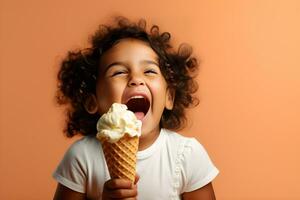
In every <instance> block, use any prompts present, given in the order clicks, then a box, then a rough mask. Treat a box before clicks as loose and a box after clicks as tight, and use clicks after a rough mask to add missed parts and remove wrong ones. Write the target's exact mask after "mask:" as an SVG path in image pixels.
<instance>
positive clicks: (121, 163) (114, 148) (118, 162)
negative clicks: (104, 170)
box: [101, 134, 139, 182]
mask: <svg viewBox="0 0 300 200" xmlns="http://www.w3.org/2000/svg"><path fill="white" fill-rule="evenodd" d="M101 144H102V149H103V153H104V156H105V160H106V164H107V167H108V170H109V173H110V176H111V178H122V179H129V180H131V181H132V182H134V179H135V174H136V153H137V151H138V146H139V138H138V137H137V136H136V137H129V136H128V135H126V134H125V136H124V137H122V138H121V139H120V140H119V141H117V142H115V143H110V142H108V141H101Z"/></svg>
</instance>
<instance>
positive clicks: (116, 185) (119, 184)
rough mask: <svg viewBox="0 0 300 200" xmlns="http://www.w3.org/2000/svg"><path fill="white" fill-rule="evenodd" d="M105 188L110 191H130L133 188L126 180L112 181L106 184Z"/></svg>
mask: <svg viewBox="0 0 300 200" xmlns="http://www.w3.org/2000/svg"><path fill="white" fill-rule="evenodd" d="M104 187H106V188H107V189H109V190H115V189H130V188H131V187H132V183H131V181H129V180H126V179H110V180H109V181H107V182H106V183H105V184H104Z"/></svg>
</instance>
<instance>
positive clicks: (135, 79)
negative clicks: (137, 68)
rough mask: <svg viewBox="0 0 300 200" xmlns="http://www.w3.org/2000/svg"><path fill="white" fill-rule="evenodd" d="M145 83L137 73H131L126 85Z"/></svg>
mask: <svg viewBox="0 0 300 200" xmlns="http://www.w3.org/2000/svg"><path fill="white" fill-rule="evenodd" d="M139 85H145V81H144V79H143V78H142V77H141V76H139V75H132V76H131V77H130V80H129V81H128V86H139Z"/></svg>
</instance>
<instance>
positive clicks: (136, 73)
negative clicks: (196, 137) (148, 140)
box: [96, 38, 173, 136]
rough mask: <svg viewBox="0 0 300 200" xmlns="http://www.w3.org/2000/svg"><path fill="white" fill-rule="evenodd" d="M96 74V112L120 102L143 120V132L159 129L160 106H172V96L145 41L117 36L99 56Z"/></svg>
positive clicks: (155, 56)
mask: <svg viewBox="0 0 300 200" xmlns="http://www.w3.org/2000/svg"><path fill="white" fill-rule="evenodd" d="M99 74H100V75H99V77H98V81H97V86H96V99H97V105H98V112H99V113H100V114H103V113H105V112H107V111H108V109H109V108H110V106H111V105H112V103H115V102H116V103H123V104H126V105H127V107H128V108H129V109H130V110H131V111H133V112H134V113H135V115H136V116H137V118H138V119H140V120H141V121H142V122H143V126H142V133H143V135H144V136H145V134H148V133H155V132H158V131H159V122H160V119H161V116H162V113H163V110H164V109H165V108H167V109H171V108H172V107H173V98H172V96H171V94H170V92H169V90H168V89H167V82H166V80H165V78H164V76H163V75H162V73H161V71H160V68H159V64H158V56H157V54H156V53H155V52H154V51H153V49H152V48H151V47H150V46H149V45H148V44H147V43H145V42H143V41H140V40H137V39H130V38H128V39H122V40H120V41H119V42H118V43H117V44H115V45H114V46H113V47H112V48H111V49H109V50H108V51H106V52H105V53H104V54H103V56H102V57H101V60H100V73H99Z"/></svg>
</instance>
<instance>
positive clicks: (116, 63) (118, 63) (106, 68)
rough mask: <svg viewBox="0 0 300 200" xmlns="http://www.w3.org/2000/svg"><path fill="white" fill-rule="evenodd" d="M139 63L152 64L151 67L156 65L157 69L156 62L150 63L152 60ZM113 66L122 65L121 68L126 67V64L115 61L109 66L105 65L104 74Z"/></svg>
mask: <svg viewBox="0 0 300 200" xmlns="http://www.w3.org/2000/svg"><path fill="white" fill-rule="evenodd" d="M141 63H142V64H153V65H156V66H158V67H159V64H158V63H157V62H155V61H152V60H142V61H141ZM114 65H123V66H126V65H127V64H126V63H124V62H118V61H117V62H113V63H111V64H109V65H107V66H106V67H105V69H104V73H106V72H107V70H108V69H109V68H111V67H112V66H114Z"/></svg>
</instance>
